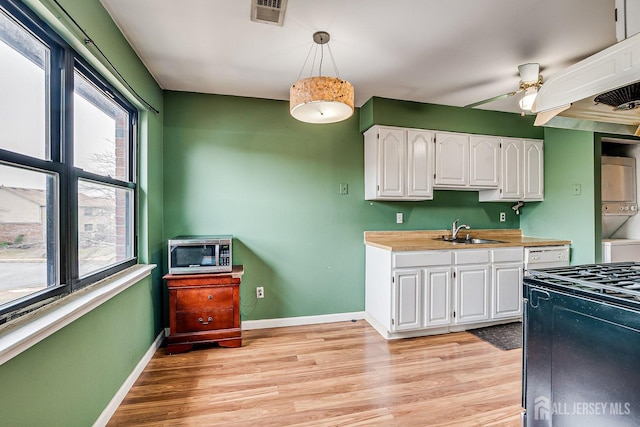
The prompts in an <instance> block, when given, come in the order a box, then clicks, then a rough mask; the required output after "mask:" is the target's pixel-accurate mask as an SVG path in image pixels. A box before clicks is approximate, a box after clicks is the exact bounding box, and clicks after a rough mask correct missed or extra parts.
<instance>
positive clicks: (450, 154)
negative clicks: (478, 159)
mask: <svg viewBox="0 0 640 427" xmlns="http://www.w3.org/2000/svg"><path fill="white" fill-rule="evenodd" d="M468 183H469V136H468V135H464V134H457V133H445V132H438V133H436V176H435V183H434V184H435V185H436V186H442V185H451V186H456V187H464V186H466V185H467V184H468Z"/></svg>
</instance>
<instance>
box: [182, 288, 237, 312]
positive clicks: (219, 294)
mask: <svg viewBox="0 0 640 427" xmlns="http://www.w3.org/2000/svg"><path fill="white" fill-rule="evenodd" d="M226 308H233V287H232V286H221V287H209V288H202V289H180V290H179V291H178V292H177V294H176V311H178V312H181V311H188V312H198V311H203V310H221V309H226Z"/></svg>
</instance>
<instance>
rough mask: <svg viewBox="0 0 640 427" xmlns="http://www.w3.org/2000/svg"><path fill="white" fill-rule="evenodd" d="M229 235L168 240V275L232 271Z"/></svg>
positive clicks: (230, 237)
mask: <svg viewBox="0 0 640 427" xmlns="http://www.w3.org/2000/svg"><path fill="white" fill-rule="evenodd" d="M232 240H233V236H231V235H219V236H176V237H174V238H172V239H170V240H169V245H168V246H169V248H168V249H169V256H168V262H169V274H202V273H224V272H229V271H231V269H232Z"/></svg>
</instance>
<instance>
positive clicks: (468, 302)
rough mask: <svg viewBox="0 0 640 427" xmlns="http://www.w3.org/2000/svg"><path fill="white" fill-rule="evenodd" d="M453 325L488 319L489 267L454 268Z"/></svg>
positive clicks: (468, 266) (467, 266)
mask: <svg viewBox="0 0 640 427" xmlns="http://www.w3.org/2000/svg"><path fill="white" fill-rule="evenodd" d="M455 272H456V317H455V323H473V322H478V321H483V320H487V319H489V289H490V288H489V266H488V265H465V266H462V267H456V269H455Z"/></svg>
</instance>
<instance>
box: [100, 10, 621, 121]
mask: <svg viewBox="0 0 640 427" xmlns="http://www.w3.org/2000/svg"><path fill="white" fill-rule="evenodd" d="M101 2H102V4H103V5H104V6H105V7H106V9H107V10H108V11H109V13H110V14H111V16H112V17H113V19H114V21H115V22H116V24H117V25H118V27H119V28H120V30H121V31H122V32H123V33H124V35H125V37H126V38H127V39H128V40H129V43H131V45H132V46H133V48H134V49H135V51H136V52H137V53H138V55H139V56H140V58H142V61H143V62H144V63H145V65H146V66H147V68H148V69H149V70H150V72H151V74H152V75H153V76H154V78H155V79H156V81H157V82H158V84H159V85H160V86H161V87H162V88H163V89H167V90H175V91H187V92H201V93H215V94H225V95H237V96H248V97H256V98H268V99H280V100H288V99H289V87H290V86H291V84H292V83H293V82H294V81H295V80H297V78H298V76H299V74H300V71H301V69H302V66H303V64H304V62H305V58H306V57H307V54H308V52H309V50H310V48H311V47H312V46H313V40H312V35H313V33H314V32H316V31H319V30H324V31H327V32H329V33H330V35H331V41H330V42H329V45H330V47H331V51H332V53H333V57H334V59H335V62H336V65H337V68H338V71H339V73H340V77H341V78H343V79H346V80H348V81H350V82H351V83H352V84H353V86H354V87H355V93H356V106H361V105H362V104H363V103H364V102H365V101H367V100H368V99H369V98H371V97H372V96H380V97H385V98H393V99H402V100H409V101H419V102H429V103H435V104H444V105H453V106H464V105H468V104H471V103H474V102H477V101H480V100H483V99H487V98H491V97H493V96H496V95H500V94H503V93H507V92H511V91H513V90H516V89H517V88H518V84H519V76H518V68H517V67H518V65H519V64H523V63H527V62H538V63H540V64H541V74H542V75H543V77H544V78H548V77H550V76H552V75H553V74H554V73H557V72H559V71H561V70H562V69H564V68H565V67H567V66H569V65H571V64H573V63H575V62H577V61H578V60H580V59H583V58H585V57H587V56H589V55H591V54H593V53H595V52H597V51H600V50H602V49H603V48H605V47H608V46H610V45H612V44H614V43H615V42H616V39H615V22H614V0H536V1H531V0H529V1H525V0H395V1H389V0H322V1H319V0H289V1H288V6H287V9H286V13H285V17H284V25H283V26H282V27H280V26H275V25H269V24H262V23H256V22H252V21H251V20H250V11H251V0H180V1H176V0H136V1H131V0H101ZM326 61H327V55H326V51H325V65H324V67H323V74H324V75H333V70H332V67H331V66H330V62H326ZM308 65H309V64H307V69H305V73H306V74H303V77H308V76H309V70H308ZM328 65H329V66H328ZM317 74H318V72H317V69H315V70H314V74H313V75H317ZM518 98H519V95H518V96H513V97H510V98H507V99H503V100H500V101H495V102H492V103H489V104H485V105H484V106H482V107H480V108H485V109H491V110H496V111H511V112H519V111H520V110H519V107H518V104H517V100H518Z"/></svg>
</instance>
